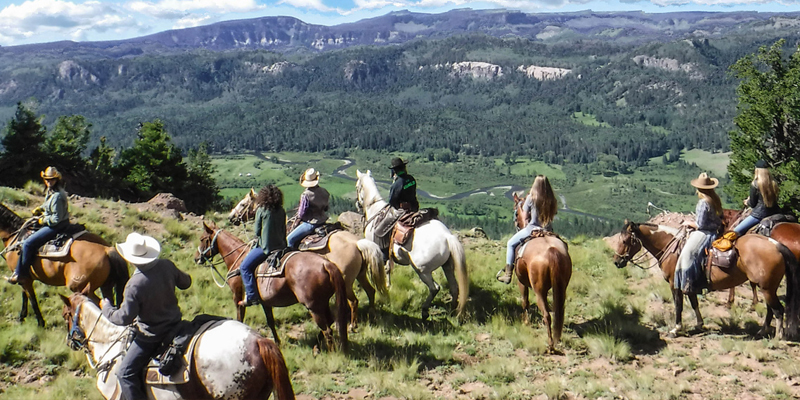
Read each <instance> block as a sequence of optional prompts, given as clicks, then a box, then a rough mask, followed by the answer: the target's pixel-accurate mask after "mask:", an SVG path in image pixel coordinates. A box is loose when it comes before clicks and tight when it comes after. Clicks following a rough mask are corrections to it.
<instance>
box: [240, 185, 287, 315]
mask: <svg viewBox="0 0 800 400" xmlns="http://www.w3.org/2000/svg"><path fill="white" fill-rule="evenodd" d="M256 207H258V208H257V209H256V219H255V223H254V224H253V225H254V228H255V235H256V238H257V242H256V246H255V247H253V248H252V249H251V250H250V252H248V253H247V255H246V256H245V257H244V260H242V264H241V265H240V266H239V270H240V271H241V274H242V281H243V282H244V290H245V292H244V293H245V297H244V300H242V301H240V302H239V303H238V305H239V306H252V305H253V304H258V303H259V302H260V300H261V297H260V296H259V295H258V287H257V285H256V277H255V276H254V274H253V273H254V272H255V269H256V267H257V266H258V264H261V263H262V262H264V260H266V259H267V255H268V254H269V253H270V252H271V251H275V250H281V249H284V248H286V211H284V210H283V192H281V190H280V189H278V187H277V186H275V185H268V186H265V187H263V188H261V190H259V191H258V195H257V196H256Z"/></svg>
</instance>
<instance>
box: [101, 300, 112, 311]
mask: <svg viewBox="0 0 800 400" xmlns="http://www.w3.org/2000/svg"><path fill="white" fill-rule="evenodd" d="M106 307H111V302H110V301H108V299H102V300H100V309H101V310H102V309H104V308H106Z"/></svg>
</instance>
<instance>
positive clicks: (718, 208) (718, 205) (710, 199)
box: [697, 189, 722, 217]
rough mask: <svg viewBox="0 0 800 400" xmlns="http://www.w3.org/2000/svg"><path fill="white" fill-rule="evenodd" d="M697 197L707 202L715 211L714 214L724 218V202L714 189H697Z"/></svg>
mask: <svg viewBox="0 0 800 400" xmlns="http://www.w3.org/2000/svg"><path fill="white" fill-rule="evenodd" d="M697 197H699V198H700V199H701V200H705V201H706V202H707V203H708V204H710V205H711V208H713V209H714V214H717V215H718V216H720V217H721V216H722V200H720V198H719V195H718V194H717V192H716V191H714V189H697Z"/></svg>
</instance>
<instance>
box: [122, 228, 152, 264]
mask: <svg viewBox="0 0 800 400" xmlns="http://www.w3.org/2000/svg"><path fill="white" fill-rule="evenodd" d="M116 248H117V251H118V252H119V254H120V255H121V256H122V258H124V259H125V261H127V262H129V263H131V264H133V265H134V266H136V268H139V267H140V266H142V265H146V264H149V263H151V262H153V261H154V260H155V259H157V258H158V255H159V254H160V253H161V245H160V244H159V243H158V240H156V239H154V238H152V237H150V236H145V235H140V234H138V233H136V232H133V233H131V234H129V235H128V237H127V238H126V239H125V242H124V243H117V245H116ZM139 269H141V268H139Z"/></svg>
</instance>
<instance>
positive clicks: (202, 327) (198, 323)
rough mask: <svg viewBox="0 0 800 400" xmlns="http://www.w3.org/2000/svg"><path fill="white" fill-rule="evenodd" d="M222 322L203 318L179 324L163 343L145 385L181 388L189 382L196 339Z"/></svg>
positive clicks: (146, 369)
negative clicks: (177, 386) (181, 385)
mask: <svg viewBox="0 0 800 400" xmlns="http://www.w3.org/2000/svg"><path fill="white" fill-rule="evenodd" d="M223 320H225V318H223V317H218V316H213V315H207V314H201V315H198V316H196V317H195V318H194V319H193V320H192V321H181V322H180V323H178V326H177V327H175V329H173V330H172V333H171V335H170V338H169V339H167V340H165V341H164V343H163V344H162V345H161V347H160V348H159V350H158V351H157V352H156V356H155V357H153V359H152V360H150V363H149V364H148V365H147V367H146V368H145V374H144V376H145V382H146V383H148V384H151V385H178V384H183V383H186V382H188V381H189V377H190V374H189V372H190V370H191V365H192V353H193V352H194V347H195V345H196V344H197V339H199V338H200V335H201V334H202V333H203V332H205V331H206V330H208V329H209V328H211V327H212V326H214V325H217V324H219V323H221V321H223Z"/></svg>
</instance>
